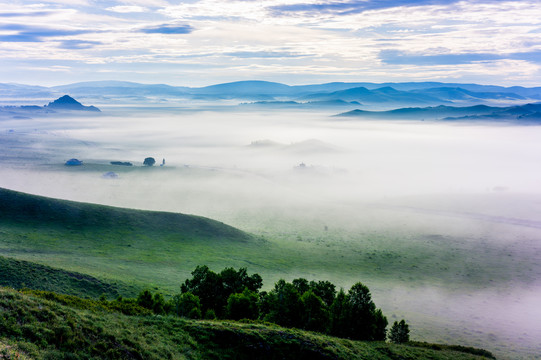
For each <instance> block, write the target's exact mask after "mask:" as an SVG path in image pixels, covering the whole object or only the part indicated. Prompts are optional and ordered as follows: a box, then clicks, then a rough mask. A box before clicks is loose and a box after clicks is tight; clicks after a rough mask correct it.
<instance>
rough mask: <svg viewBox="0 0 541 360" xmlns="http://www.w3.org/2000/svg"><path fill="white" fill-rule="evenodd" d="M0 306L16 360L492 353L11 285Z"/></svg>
mask: <svg viewBox="0 0 541 360" xmlns="http://www.w3.org/2000/svg"><path fill="white" fill-rule="evenodd" d="M81 301H82V302H83V303H84V302H85V301H86V302H91V301H90V300H83V299H81ZM0 307H1V308H2V312H1V313H0V323H1V324H0V325H1V326H0V351H5V354H7V355H4V354H2V355H3V356H4V358H9V359H11V358H13V359H15V358H17V357H16V356H21V357H20V358H23V359H24V358H35V359H254V358H257V359H434V360H446V359H456V360H465V359H470V360H476V359H486V358H491V354H490V353H488V352H482V350H477V349H470V348H447V347H445V346H439V345H429V344H421V345H419V344H412V346H409V345H394V344H387V343H382V342H359V341H351V340H346V339H338V338H333V337H329V336H323V335H320V334H317V333H311V332H306V331H300V330H296V329H284V328H281V327H279V326H276V325H272V324H259V323H250V322H247V323H241V322H231V321H196V320H185V319H180V318H175V317H164V316H127V315H122V314H119V313H117V312H114V311H111V310H107V309H103V308H101V309H100V308H96V307H92V306H90V307H89V308H88V309H86V310H83V309H82V308H81V307H79V308H72V307H68V306H65V305H61V304H59V303H57V302H55V301H50V300H46V299H43V298H42V297H39V296H35V295H33V294H23V293H19V292H16V291H14V290H9V289H0ZM83 307H84V306H83ZM475 352H478V353H480V354H481V356H480V355H479V354H475Z"/></svg>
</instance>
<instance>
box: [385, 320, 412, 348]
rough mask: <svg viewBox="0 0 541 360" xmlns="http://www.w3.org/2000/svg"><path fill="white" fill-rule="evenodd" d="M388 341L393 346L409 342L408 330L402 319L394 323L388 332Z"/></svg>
mask: <svg viewBox="0 0 541 360" xmlns="http://www.w3.org/2000/svg"><path fill="white" fill-rule="evenodd" d="M389 341H390V342H393V343H395V344H403V343H406V342H408V341H410V329H409V326H408V324H406V321H405V320H404V319H402V320H400V322H398V321H395V322H394V323H393V326H392V327H391V330H389Z"/></svg>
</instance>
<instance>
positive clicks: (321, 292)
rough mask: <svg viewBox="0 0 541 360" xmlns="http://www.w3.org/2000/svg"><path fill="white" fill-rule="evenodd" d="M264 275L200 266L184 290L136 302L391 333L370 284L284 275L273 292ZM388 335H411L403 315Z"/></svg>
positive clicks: (347, 332)
mask: <svg viewBox="0 0 541 360" xmlns="http://www.w3.org/2000/svg"><path fill="white" fill-rule="evenodd" d="M262 286H263V281H262V279H261V276H259V275H258V274H253V275H248V272H247V270H246V268H240V269H239V270H235V269H234V268H225V269H223V270H222V271H221V272H219V273H216V272H214V271H212V270H210V269H209V268H208V266H198V267H196V268H195V270H194V271H192V278H191V279H186V281H184V283H183V284H182V285H181V287H180V290H181V293H180V294H177V295H175V296H173V297H172V298H171V299H169V300H168V301H165V299H164V297H163V296H162V295H161V294H159V293H156V294H152V293H151V292H150V291H148V290H145V291H143V292H141V293H140V294H139V296H138V297H137V299H136V300H135V302H136V304H137V305H138V306H140V307H142V308H144V309H148V310H150V311H152V312H154V313H155V314H174V315H177V316H180V317H185V318H190V319H230V320H241V319H249V320H259V321H266V322H272V323H275V324H278V325H281V326H284V327H294V328H299V329H305V330H310V331H317V332H320V333H325V334H329V335H333V336H338V337H342V338H349V339H354V340H368V341H384V340H385V339H386V337H387V336H386V335H387V333H386V328H387V324H388V322H387V318H386V317H385V316H384V315H383V313H382V311H381V309H378V308H376V305H375V304H374V302H373V301H372V296H371V294H370V290H369V289H368V287H366V286H365V285H363V284H362V283H360V282H358V283H356V284H354V285H353V286H352V287H351V288H350V289H349V291H348V292H347V293H346V292H345V291H344V290H343V289H340V290H339V291H337V290H336V286H335V285H334V284H332V283H331V282H329V281H308V280H306V279H303V278H299V279H295V280H293V281H292V282H287V281H285V280H279V281H278V282H276V283H275V284H274V288H273V289H272V290H270V291H268V292H266V291H259V290H260V289H261V287H262ZM389 340H390V341H391V342H395V343H403V342H407V341H409V328H408V325H407V324H406V322H405V321H404V320H402V321H400V322H396V321H395V323H394V324H393V327H392V328H391V330H390V332H389Z"/></svg>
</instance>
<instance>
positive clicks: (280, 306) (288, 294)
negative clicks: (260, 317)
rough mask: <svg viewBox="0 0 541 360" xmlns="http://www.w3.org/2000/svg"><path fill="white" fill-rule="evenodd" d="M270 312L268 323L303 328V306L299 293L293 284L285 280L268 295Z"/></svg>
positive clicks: (267, 318)
mask: <svg viewBox="0 0 541 360" xmlns="http://www.w3.org/2000/svg"><path fill="white" fill-rule="evenodd" d="M266 301H267V302H268V308H269V312H268V314H267V315H266V316H265V318H264V319H265V320H266V321H270V322H273V323H275V324H278V325H282V326H285V327H297V328H300V327H301V326H302V314H303V305H302V302H301V299H300V295H299V292H298V291H297V289H296V288H295V286H293V284H291V283H288V282H286V281H285V280H278V282H277V283H276V284H274V289H272V290H271V291H270V292H269V293H268V294H267V299H266Z"/></svg>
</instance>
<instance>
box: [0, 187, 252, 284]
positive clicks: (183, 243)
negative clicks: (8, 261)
mask: <svg viewBox="0 0 541 360" xmlns="http://www.w3.org/2000/svg"><path fill="white" fill-rule="evenodd" d="M261 242H262V241H261V240H259V239H256V238H254V237H253V236H251V235H249V234H247V233H245V232H242V231H240V230H237V229H235V228H233V227H231V226H228V225H225V224H223V223H220V222H217V221H213V220H210V219H207V218H203V217H198V216H192V215H183V214H175V213H165V212H151V211H138V210H129V209H120V208H114V207H107V206H101V205H94V204H86V203H76V202H70V201H62V200H55V199H50V198H44V197H39V196H33V195H28V194H23V193H19V192H15V191H9V190H4V189H0V254H2V255H6V256H8V257H10V258H17V259H21V260H27V261H31V262H37V263H41V264H45V265H50V266H54V267H60V268H63V269H68V270H70V271H75V272H81V273H85V274H90V275H93V276H97V277H99V278H100V279H106V280H107V279H109V280H114V281H118V280H119V279H121V280H126V281H127V282H128V283H129V285H134V286H137V287H139V286H149V285H153V284H154V285H156V284H158V285H159V286H161V287H163V286H164V284H167V285H166V286H168V287H169V289H170V290H171V291H176V290H178V285H177V284H180V282H182V281H184V279H185V278H186V277H187V276H188V275H189V272H190V271H191V269H193V268H195V266H197V265H199V264H202V263H212V262H213V261H220V262H221V261H223V259H226V258H229V259H230V258H231V257H235V256H239V255H235V254H238V253H247V254H250V252H251V251H252V252H256V251H258V246H259V245H260V244H261Z"/></svg>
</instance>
